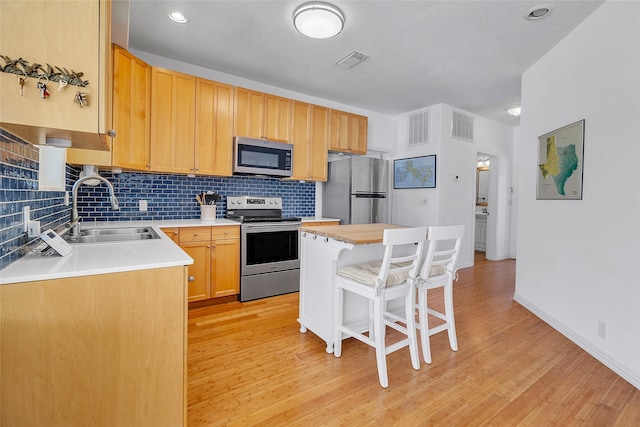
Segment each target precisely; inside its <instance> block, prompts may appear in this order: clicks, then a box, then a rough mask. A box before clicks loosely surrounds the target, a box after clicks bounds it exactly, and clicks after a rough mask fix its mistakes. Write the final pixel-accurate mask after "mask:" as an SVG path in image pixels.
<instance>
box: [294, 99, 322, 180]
mask: <svg viewBox="0 0 640 427" xmlns="http://www.w3.org/2000/svg"><path fill="white" fill-rule="evenodd" d="M291 117H292V119H291V142H292V144H293V146H294V150H293V173H292V176H291V178H292V179H300V180H308V181H326V180H327V132H328V123H327V120H328V108H326V107H321V106H318V105H313V104H307V103H305V102H300V101H293V102H292V114H291Z"/></svg>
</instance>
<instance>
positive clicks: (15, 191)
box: [0, 129, 77, 269]
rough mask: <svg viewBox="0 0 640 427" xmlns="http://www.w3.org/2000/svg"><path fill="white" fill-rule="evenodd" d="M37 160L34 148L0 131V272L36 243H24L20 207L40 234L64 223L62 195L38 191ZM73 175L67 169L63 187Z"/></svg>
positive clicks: (66, 213) (37, 154) (37, 156)
mask: <svg viewBox="0 0 640 427" xmlns="http://www.w3.org/2000/svg"><path fill="white" fill-rule="evenodd" d="M38 160H39V151H38V149H37V148H35V147H34V146H33V145H31V144H28V143H26V142H24V141H23V140H21V139H20V138H17V137H15V136H13V135H11V134H10V133H7V132H5V131H4V130H3V129H0V184H1V185H0V269H2V268H4V267H6V266H7V265H9V264H10V263H12V262H13V261H15V260H17V259H18V258H20V257H21V256H22V252H23V248H24V247H25V246H27V245H29V244H31V243H35V242H36V241H37V240H38V238H33V239H28V238H27V235H26V233H25V232H24V225H23V219H22V218H23V217H22V208H23V207H25V206H29V207H30V208H31V219H34V220H37V221H40V227H41V228H42V230H46V229H49V228H56V227H58V226H60V225H62V224H63V223H64V222H66V221H67V219H68V216H69V212H70V210H69V207H67V206H64V191H39V190H38V165H39V161H38ZM73 172H74V171H73V168H71V167H69V166H67V183H66V185H67V186H70V185H71V184H72V181H71V179H72V174H73ZM76 176H77V172H76Z"/></svg>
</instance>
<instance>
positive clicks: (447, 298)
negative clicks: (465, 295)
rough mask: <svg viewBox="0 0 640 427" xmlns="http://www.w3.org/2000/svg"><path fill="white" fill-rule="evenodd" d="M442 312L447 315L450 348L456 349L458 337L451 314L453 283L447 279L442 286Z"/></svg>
mask: <svg viewBox="0 0 640 427" xmlns="http://www.w3.org/2000/svg"><path fill="white" fill-rule="evenodd" d="M444 312H445V316H446V317H447V325H448V327H447V334H448V335H449V345H450V346H451V350H453V351H458V339H457V338H456V321H455V318H454V316H453V283H452V281H451V280H449V283H447V284H446V285H445V287H444Z"/></svg>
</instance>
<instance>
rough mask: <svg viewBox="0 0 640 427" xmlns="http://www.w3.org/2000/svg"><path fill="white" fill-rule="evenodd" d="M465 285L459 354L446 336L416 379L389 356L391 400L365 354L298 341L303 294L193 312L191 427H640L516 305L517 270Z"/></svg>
mask: <svg viewBox="0 0 640 427" xmlns="http://www.w3.org/2000/svg"><path fill="white" fill-rule="evenodd" d="M459 276H460V279H459V281H458V282H456V283H455V285H454V305H455V310H456V325H457V328H458V345H459V351H458V352H453V351H451V350H450V349H449V344H448V339H447V335H446V332H445V333H441V334H437V335H435V336H433V337H431V346H432V350H431V351H432V357H433V363H432V364H431V365H426V364H424V362H422V364H421V368H420V370H419V371H415V370H413V369H412V368H411V362H410V360H409V352H408V350H407V349H403V350H400V351H397V352H395V353H393V354H391V355H389V356H387V361H388V372H389V388H388V389H383V388H381V387H380V385H379V384H378V377H377V371H376V361H375V352H374V350H373V349H372V348H370V347H369V346H366V345H364V344H362V343H360V342H358V341H355V340H354V339H348V340H346V341H345V342H344V344H343V350H342V357H341V358H335V357H334V356H333V355H332V354H327V353H325V351H324V349H325V344H324V342H323V341H321V340H320V339H319V338H318V337H317V336H315V335H314V334H313V333H312V332H307V333H306V334H301V333H300V332H299V325H298V323H297V322H296V318H297V315H298V294H297V293H294V294H289V295H283V296H278V297H272V298H267V299H262V300H258V301H253V302H248V303H242V304H241V303H239V302H232V303H226V304H223V305H218V306H211V307H204V308H198V309H193V310H190V312H189V338H188V392H187V400H188V424H189V426H190V427H196V426H253V425H260V426H272V425H273V426H276V425H278V426H279V425H287V426H305V427H311V426H319V425H323V426H325V425H326V426H334V425H335V426H341V425H344V426H396V425H399V426H400V425H401V426H427V425H434V426H516V425H517V426H637V425H640V390H638V389H636V388H635V387H633V386H632V385H630V384H629V383H627V382H626V381H625V380H623V379H622V378H620V377H619V376H618V375H616V374H615V373H613V372H612V371H611V370H610V369H608V368H607V367H605V366H604V365H602V364H601V363H600V362H598V361H597V360H595V359H594V358H593V357H591V356H590V355H589V354H587V353H586V352H584V351H583V350H581V349H580V348H578V347H577V346H576V345H575V344H573V343H572V342H570V341H569V340H567V339H566V338H565V337H563V336H562V335H561V334H560V333H559V332H557V331H555V330H554V329H552V328H551V327H550V326H548V325H547V324H546V323H544V322H542V321H541V320H540V319H538V318H537V317H535V316H534V315H533V314H531V313H530V312H529V311H527V310H525V309H524V308H523V307H521V306H520V305H518V304H517V303H515V302H514V301H513V292H514V277H515V261H513V260H504V261H497V262H490V261H486V260H485V259H484V257H482V256H479V254H477V255H476V265H475V267H473V268H467V269H463V270H460V274H459ZM429 296H430V298H431V300H432V301H434V302H436V303H439V304H441V303H442V299H441V298H440V297H439V296H436V295H435V294H434V295H431V294H430V295H429ZM390 335H391V333H390ZM391 336H392V335H391Z"/></svg>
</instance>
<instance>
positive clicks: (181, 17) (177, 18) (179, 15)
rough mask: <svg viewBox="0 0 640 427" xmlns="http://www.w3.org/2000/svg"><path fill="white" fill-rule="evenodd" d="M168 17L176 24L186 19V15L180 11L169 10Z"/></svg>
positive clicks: (182, 22) (184, 21)
mask: <svg viewBox="0 0 640 427" xmlns="http://www.w3.org/2000/svg"><path fill="white" fill-rule="evenodd" d="M169 18H171V20H172V21H173V22H177V23H178V24H184V23H186V22H187V21H188V19H187V17H186V16H184V15H183V14H182V13H180V12H171V13H170V14H169Z"/></svg>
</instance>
